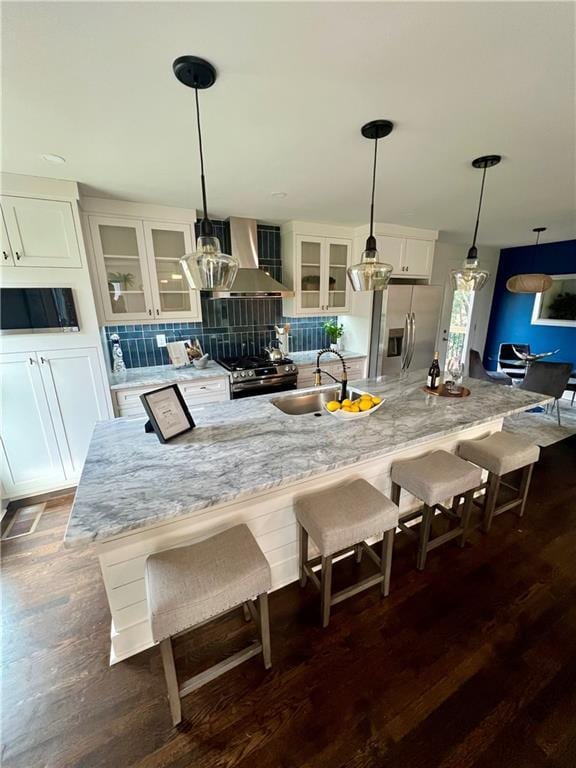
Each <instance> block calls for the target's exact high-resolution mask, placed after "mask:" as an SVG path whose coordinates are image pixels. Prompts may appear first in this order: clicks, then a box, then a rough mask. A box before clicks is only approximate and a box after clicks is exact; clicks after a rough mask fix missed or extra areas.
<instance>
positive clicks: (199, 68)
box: [172, 56, 217, 91]
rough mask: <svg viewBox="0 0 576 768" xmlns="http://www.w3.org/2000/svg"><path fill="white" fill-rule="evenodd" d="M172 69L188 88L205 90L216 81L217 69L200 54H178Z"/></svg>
mask: <svg viewBox="0 0 576 768" xmlns="http://www.w3.org/2000/svg"><path fill="white" fill-rule="evenodd" d="M172 69H173V70H174V74H175V75H176V77H177V78H178V80H180V82H181V83H183V84H184V85H187V86H188V88H195V89H196V90H199V91H203V90H204V89H205V88H210V87H212V86H213V85H214V83H215V82H216V77H217V75H216V69H215V68H214V67H213V66H212V64H210V62H209V61H206V59H201V58H199V57H198V56H178V58H177V59H175V60H174V63H173V64H172Z"/></svg>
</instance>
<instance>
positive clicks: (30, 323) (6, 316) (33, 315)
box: [0, 288, 80, 333]
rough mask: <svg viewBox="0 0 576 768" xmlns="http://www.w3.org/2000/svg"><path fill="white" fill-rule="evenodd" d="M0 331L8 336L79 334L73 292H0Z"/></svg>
mask: <svg viewBox="0 0 576 768" xmlns="http://www.w3.org/2000/svg"><path fill="white" fill-rule="evenodd" d="M0 330H1V331H3V332H5V333H48V332H50V331H56V332H58V331H60V332H73V331H79V330H80V326H79V325H78V316H77V315H76V307H75V306H74V297H73V295H72V289H71V288H0Z"/></svg>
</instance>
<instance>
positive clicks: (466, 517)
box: [460, 490, 474, 547]
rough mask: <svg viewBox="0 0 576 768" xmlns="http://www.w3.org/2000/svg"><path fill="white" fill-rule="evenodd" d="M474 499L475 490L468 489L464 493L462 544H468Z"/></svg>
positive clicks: (462, 545)
mask: <svg viewBox="0 0 576 768" xmlns="http://www.w3.org/2000/svg"><path fill="white" fill-rule="evenodd" d="M473 500H474V491H473V490H472V491H468V493H466V494H465V495H464V509H463V510H462V523H461V525H462V529H463V530H462V535H461V536H460V546H461V547H465V546H466V539H467V538H468V533H469V528H470V517H471V516H472V504H473Z"/></svg>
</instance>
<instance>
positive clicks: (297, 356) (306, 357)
mask: <svg viewBox="0 0 576 768" xmlns="http://www.w3.org/2000/svg"><path fill="white" fill-rule="evenodd" d="M317 354H318V350H316V349H313V350H311V351H310V352H291V353H290V354H289V355H288V357H289V358H290V359H291V360H293V361H294V362H295V363H296V365H316V355H317ZM340 354H341V355H342V357H343V358H344V360H354V359H357V358H363V357H366V355H364V354H362V353H361V352H340ZM321 362H322V363H323V364H324V365H325V364H326V363H333V362H338V357H337V355H333V354H329V355H322V358H321Z"/></svg>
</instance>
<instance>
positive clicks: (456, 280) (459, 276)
mask: <svg viewBox="0 0 576 768" xmlns="http://www.w3.org/2000/svg"><path fill="white" fill-rule="evenodd" d="M489 277H490V272H488V270H486V269H478V259H477V258H473V259H471V258H467V259H465V260H464V263H463V264H462V266H461V267H459V268H458V269H452V270H450V281H451V283H452V287H453V288H454V290H455V291H479V290H480V289H481V288H483V287H484V286H485V285H486V283H487V282H488V278H489Z"/></svg>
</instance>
